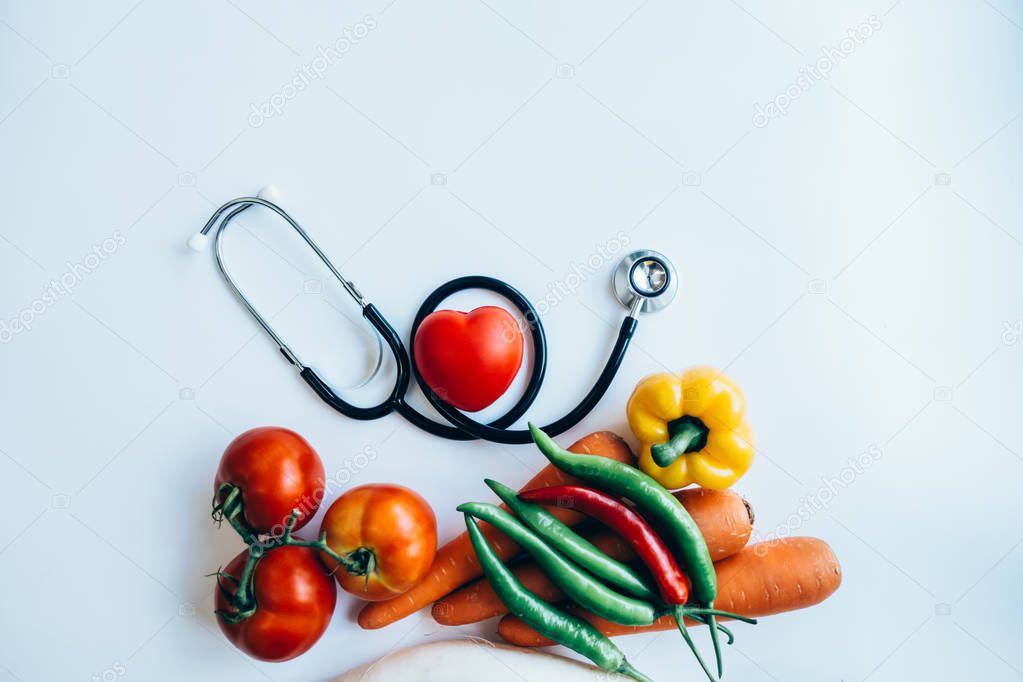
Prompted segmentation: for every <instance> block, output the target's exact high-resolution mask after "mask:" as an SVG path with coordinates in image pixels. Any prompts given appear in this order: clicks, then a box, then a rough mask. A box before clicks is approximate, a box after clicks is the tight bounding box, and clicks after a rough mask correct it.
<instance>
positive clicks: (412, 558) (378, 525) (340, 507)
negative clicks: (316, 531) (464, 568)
mask: <svg viewBox="0 0 1023 682" xmlns="http://www.w3.org/2000/svg"><path fill="white" fill-rule="evenodd" d="M320 532H321V533H326V538H327V546H329V547H330V548H331V549H332V550H334V551H335V552H337V553H338V554H340V555H342V556H343V557H345V558H346V561H345V565H344V566H342V567H339V568H338V569H337V571H335V573H334V576H335V577H336V578H337V581H338V583H339V584H340V585H341V587H342V589H344V590H345V591H347V592H349V593H351V594H354V595H355V596H357V597H359V598H361V599H366V600H368V601H381V600H384V599H390V598H391V597H394V596H395V595H399V594H401V593H402V592H405V591H406V590H408V589H409V588H410V587H412V586H413V585H415V584H416V583H417V582H419V580H420V579H421V578H422V577H423V576H424V575H425V574H426V571H427V570H428V569H429V568H430V564H432V563H433V555H434V553H435V552H436V551H437V520H436V518H435V517H434V515H433V510H432V509H431V508H430V505H429V504H427V502H426V500H424V499H423V498H422V497H420V496H419V494H418V493H416V492H414V491H412V490H409V489H408V488H406V487H404V486H400V485H393V484H388V483H373V484H369V485H361V486H358V487H357V488H352V489H351V490H349V491H348V492H346V493H345V494H344V495H342V496H341V497H339V498H338V499H337V500H336V501H335V502H334V504H332V505H330V508H329V509H328V510H327V513H326V514H325V515H324V517H323V523H322V525H321V526H320ZM322 556H323V559H324V561H325V562H326V563H327V565H328V566H331V567H332V566H333V565H334V563H335V562H334V561H333V560H332V559H331V558H330V557H328V556H326V555H322Z"/></svg>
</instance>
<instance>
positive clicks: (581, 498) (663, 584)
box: [519, 485, 689, 605]
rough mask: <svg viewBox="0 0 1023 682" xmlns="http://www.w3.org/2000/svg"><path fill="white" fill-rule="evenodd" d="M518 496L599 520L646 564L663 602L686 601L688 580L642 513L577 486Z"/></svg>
mask: <svg viewBox="0 0 1023 682" xmlns="http://www.w3.org/2000/svg"><path fill="white" fill-rule="evenodd" d="M519 499H522V500H525V501H526V502H535V503H537V504H547V505H555V506H558V507H565V508H569V509H572V510H574V511H577V512H580V513H582V514H585V515H586V516H590V517H592V518H594V519H596V520H597V521H600V522H601V523H603V524H604V525H605V526H607V527H608V528H610V529H611V530H613V531H614V532H616V533H617V534H618V535H620V536H621V537H622V539H623V540H625V542H627V543H628V544H629V546H630V547H632V550H633V551H634V552H636V555H637V556H638V557H639V558H640V559H641V560H642V561H643V563H644V564H646V566H647V568H649V569H650V572H651V573H652V574H653V576H654V581H656V583H657V589H658V591H660V593H661V597H662V598H663V599H664V601H666V602H667V603H668V604H676V605H681V604H685V603H686V602H687V601H688V600H689V580H688V579H687V578H686V576H685V574H684V573H682V569H680V568H679V566H678V562H676V561H675V557H674V556H673V555H672V554H671V551H670V550H669V549H668V546H667V545H665V544H664V541H663V540H661V538H660V536H659V535H657V533H656V532H654V529H653V528H651V527H650V524H648V523H647V522H646V521H644V520H643V517H642V516H640V515H639V514H637V513H636V512H634V511H633V510H632V509H630V508H629V507H627V506H625V505H624V504H623V503H622V502H620V501H618V500H617V499H615V498H613V497H611V496H610V495H608V494H606V493H602V492H600V491H599V490H595V489H593V488H587V487H585V486H581V485H556V486H551V487H549V488H539V489H537V490H527V491H525V492H523V493H520V494H519Z"/></svg>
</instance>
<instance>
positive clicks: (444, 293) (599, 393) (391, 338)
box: [189, 193, 670, 445]
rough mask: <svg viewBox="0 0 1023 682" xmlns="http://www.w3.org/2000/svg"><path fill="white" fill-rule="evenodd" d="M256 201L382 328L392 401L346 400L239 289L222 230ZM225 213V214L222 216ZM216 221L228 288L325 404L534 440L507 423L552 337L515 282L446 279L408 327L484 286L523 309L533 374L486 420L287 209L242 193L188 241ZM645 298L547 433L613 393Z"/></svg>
mask: <svg viewBox="0 0 1023 682" xmlns="http://www.w3.org/2000/svg"><path fill="white" fill-rule="evenodd" d="M252 206H263V207H264V208H267V209H270V210H271V211H273V212H274V213H276V214H277V215H278V216H279V217H280V218H282V219H283V220H284V221H285V222H287V223H288V224H289V225H290V226H291V227H292V228H293V229H294V230H295V231H296V232H297V233H298V234H299V236H300V237H301V238H302V239H303V240H304V241H305V242H306V244H307V245H308V246H309V247H310V248H311V249H312V250H313V251H314V252H315V253H316V255H317V256H318V257H319V258H320V260H321V261H323V263H324V264H325V265H326V266H327V268H328V269H329V270H330V271H331V273H333V275H334V276H335V277H336V278H337V280H338V281H339V282H340V283H341V285H342V286H343V287H344V289H345V291H346V292H347V293H348V294H349V295H350V296H351V297H352V298H353V299H354V300H355V302H356V303H357V304H359V306H360V307H361V308H362V316H363V317H364V318H365V319H366V321H367V322H369V324H370V325H372V327H373V328H374V329H375V330H376V333H377V334H379V335H380V338H381V339H383V342H384V343H386V344H387V346H388V348H389V349H390V352H391V355H392V356H393V357H394V361H395V378H394V385H393V387H392V389H391V392H390V394H389V395H388V397H387V398H386V399H384V400H383V401H381V402H380V403H378V404H376V405H372V406H369V407H360V406H358V405H354V404H352V403H350V402H348V401H347V400H345V399H344V398H342V397H341V396H340V395H338V393H337V392H336V391H335V390H334V389H333V388H332V387H331V386H330V385H329V384H328V383H327V382H326V381H324V380H323V378H322V377H321V376H320V375H319V374H318V373H317V372H316V370H315V369H313V368H312V367H309V366H307V365H305V364H304V363H302V362H301V361H300V360H299V358H298V356H297V355H296V353H295V351H294V350H292V349H291V347H290V346H289V345H288V344H287V343H286V342H285V341H284V339H283V338H281V336H280V335H279V334H278V333H277V331H276V330H275V329H274V328H273V326H272V324H271V323H270V321H269V320H267V319H266V318H264V317H263V316H262V315H261V314H260V313H259V311H258V310H257V309H256V307H255V306H253V305H252V302H251V301H249V299H248V298H247V297H246V296H245V294H244V293H242V291H241V289H240V288H239V287H238V285H237V283H236V282H235V281H234V279H233V277H231V275H230V273H229V272H228V270H227V267H226V266H225V264H224V258H223V245H222V243H221V236H222V235H223V233H224V228H225V227H226V226H227V225H228V224H229V223H230V222H231V220H233V219H234V218H235V217H236V216H237V215H238V214H239V213H241V212H242V211H245V210H247V209H248V208H250V207H252ZM225 213H226V214H227V215H224V214H225ZM222 216H223V218H222ZM218 221H220V222H219V227H218V228H217V230H216V232H215V234H214V244H215V254H216V263H217V268H218V269H219V270H220V273H221V275H222V276H223V278H224V280H225V282H226V283H227V285H228V287H229V288H230V289H231V290H232V291H233V292H234V294H235V296H236V297H237V298H238V300H239V301H240V302H241V303H242V305H243V306H245V308H246V309H247V310H248V311H249V313H250V314H251V315H252V316H253V317H254V318H255V319H256V321H257V322H258V323H259V324H260V326H262V327H263V329H264V330H265V331H266V332H267V334H269V335H270V336H271V337H272V338H273V339H274V341H276V342H277V346H278V348H279V350H280V352H281V354H282V355H283V356H284V358H285V359H286V360H287V361H288V362H289V363H291V364H292V365H294V366H295V367H297V368H298V369H299V374H300V376H301V377H302V379H303V380H305V382H306V383H307V384H308V385H309V386H310V388H312V389H313V391H314V392H315V393H316V394H317V395H318V396H319V397H320V399H321V400H323V402H325V403H327V405H329V406H330V407H332V408H333V409H334V410H336V411H338V412H340V413H341V414H343V415H345V416H346V417H349V418H352V419H358V420H363V421H367V420H373V419H379V418H381V417H384V416H386V415H388V414H390V413H391V412H397V413H398V414H400V415H401V416H402V417H404V418H405V419H406V420H408V421H409V422H410V423H411V424H413V425H414V426H416V427H418V428H420V429H422V430H423V431H426V432H427V433H430V434H433V435H435V436H439V437H441V438H446V439H448V440H461V441H469V440H475V439H482V440H487V441H492V442H495V443H503V444H508V445H516V444H525V443H529V442H532V438H531V436H530V434H529V431H528V430H526V429H509V428H508V427H509V426H510V425H511V424H513V423H515V422H516V421H518V420H519V419H520V418H521V417H522V416H523V415H524V414H525V412H526V410H528V409H529V407H530V406H531V405H532V404H533V401H534V400H536V397H537V394H538V393H539V391H540V387H541V386H542V384H543V380H544V376H545V374H546V371H547V336H546V334H545V332H544V328H543V323H542V322H541V321H540V316H539V314H538V313H537V311H536V309H535V308H534V307H533V305H532V304H531V303H530V302H529V300H528V299H527V298H526V297H525V296H523V295H522V293H520V292H519V291H518V290H517V289H515V288H514V287H512V286H511V285H510V284H508V283H507V282H504V281H501V280H499V279H495V278H493V277H485V276H482V275H472V276H467V277H459V278H457V279H453V280H451V281H449V282H447V283H445V284H442V285H441V286H439V287H438V288H437V289H435V290H434V291H433V292H432V293H431V294H430V295H429V296H427V297H426V300H424V301H423V303H422V305H421V306H420V308H419V311H418V312H417V313H416V316H415V319H414V322H413V324H412V329H411V333H410V343H409V348H410V349H411V348H413V347H414V344H413V343H412V340H414V339H415V335H416V332H417V331H418V330H419V326H420V325H421V324H422V322H423V320H424V319H425V318H426V316H427V315H429V314H430V313H431V312H433V311H434V310H435V309H436V308H437V306H438V305H440V304H441V303H442V302H443V301H444V300H445V299H447V298H448V297H449V296H451V295H453V294H455V293H458V292H460V291H464V290H466V289H484V290H488V291H491V292H493V293H496V294H498V295H500V296H503V297H504V298H506V299H507V300H508V301H509V302H510V303H512V305H514V306H515V307H516V308H517V309H518V311H519V313H521V315H522V317H523V318H524V319H525V321H526V325H527V327H528V329H529V334H530V337H531V341H532V348H533V357H532V367H531V369H530V373H529V379H528V380H527V382H526V386H525V389H524V390H523V394H522V396H521V397H520V398H519V399H518V401H517V402H516V403H515V404H514V405H513V406H512V407H511V408H510V409H509V410H508V411H507V412H506V413H505V414H503V415H501V416H500V417H498V418H497V419H494V420H493V421H491V422H489V423H486V424H484V423H482V422H479V421H476V420H474V419H472V418H471V417H469V416H467V415H466V414H465V413H464V412H462V411H460V410H458V409H457V408H455V407H454V406H452V405H450V404H449V403H447V402H446V401H445V400H444V399H443V398H442V397H441V396H439V395H438V394H437V393H436V392H434V391H433V390H432V389H431V388H430V387H429V385H427V383H426V382H425V381H424V380H423V378H422V376H421V375H420V373H419V370H418V368H417V367H416V363H415V357H414V351H410V350H407V349H406V348H405V345H404V344H403V343H402V340H401V337H400V336H399V335H398V332H396V331H395V329H394V327H392V326H391V324H390V323H389V322H388V321H387V319H386V318H385V317H384V316H383V314H381V312H380V311H379V310H378V309H377V307H376V306H375V305H373V304H372V303H366V302H365V300H364V299H363V296H362V293H361V292H360V291H359V290H358V288H357V287H356V286H355V284H353V283H352V282H351V281H350V280H348V279H346V278H345V277H344V276H343V275H342V274H341V272H340V271H339V270H338V269H337V268H336V267H334V264H333V263H332V262H331V261H330V259H329V258H328V257H327V255H326V254H325V253H324V252H323V251H322V250H321V249H320V248H319V246H317V244H316V243H315V242H314V241H313V240H312V239H311V238H310V237H309V235H308V234H306V232H305V230H303V229H302V227H301V226H300V225H299V224H298V223H297V222H296V221H295V220H294V218H292V217H291V216H290V215H289V214H288V213H287V212H286V211H285V210H284V209H282V208H281V207H280V206H278V205H277V204H275V203H273V202H271V201H268V200H266V199H264V198H262V193H261V196H259V197H241V198H238V199H233V200H231V201H229V202H227V203H225V204H224V205H222V206H221V207H220V208H218V209H217V210H216V211H215V212H214V213H213V215H212V216H211V217H210V219H209V220H208V221H207V223H206V225H205V226H204V227H203V229H202V230H201V231H200V232H199V234H197V235H195V236H194V237H193V238H192V240H190V241H189V246H190V247H191V248H193V249H194V250H196V251H201V250H202V249H204V248H205V246H206V243H207V240H208V234H209V232H210V231H211V230H212V229H213V227H214V225H215V224H217V222H218ZM630 273H631V271H630ZM669 274H670V273H669ZM669 281H670V280H669ZM642 304H643V301H641V300H638V299H637V300H636V301H634V303H633V305H632V307H631V308H630V310H629V313H628V315H626V317H625V319H624V320H622V324H621V327H620V328H619V330H618V337H617V339H616V340H615V344H614V347H613V348H612V349H611V353H610V354H609V356H608V359H607V362H606V363H605V364H604V368H603V369H602V370H601V372H600V375H599V376H598V377H597V380H596V381H595V382H594V384H593V386H592V387H591V388H590V390H589V391H587V393H586V395H584V396H583V398H582V400H580V401H579V404H577V405H576V406H575V407H573V408H572V409H571V410H570V411H569V412H568V413H567V414H565V415H564V416H562V417H561V418H560V419H557V420H555V421H553V422H551V423H550V424H547V425H546V426H544V427H543V429H544V431H546V432H547V433H549V434H550V435H552V436H557V435H559V434H561V433H564V432H565V431H567V430H568V429H570V428H572V427H573V426H575V425H576V424H578V423H579V422H580V421H581V420H582V419H583V418H584V417H585V416H586V415H587V414H589V412H590V411H592V410H593V408H594V407H595V406H596V405H597V403H598V402H599V401H600V399H601V398H602V397H603V395H604V394H605V393H606V392H607V389H608V387H609V386H610V385H611V382H612V380H613V379H614V376H615V374H616V373H617V372H618V369H619V367H621V364H622V361H623V360H624V358H625V352H626V350H627V349H628V346H629V342H630V340H631V339H632V335H633V333H634V332H635V331H636V324H637V321H636V315H637V314H638V312H639V310H640V309H641V308H642ZM413 377H415V379H416V383H417V384H418V385H419V387H420V388H421V389H422V391H423V394H424V395H425V396H426V399H427V401H429V403H430V404H431V405H432V406H433V407H434V409H435V410H437V412H438V413H440V415H441V416H442V417H444V419H446V420H447V421H448V423H447V424H444V423H441V422H437V421H435V420H433V419H431V418H429V417H428V416H426V415H424V414H423V413H422V412H420V411H418V410H417V409H416V408H414V407H413V406H412V405H410V404H409V403H408V402H407V401H406V399H405V397H406V394H407V393H408V389H409V384H410V383H411V380H412V378H413Z"/></svg>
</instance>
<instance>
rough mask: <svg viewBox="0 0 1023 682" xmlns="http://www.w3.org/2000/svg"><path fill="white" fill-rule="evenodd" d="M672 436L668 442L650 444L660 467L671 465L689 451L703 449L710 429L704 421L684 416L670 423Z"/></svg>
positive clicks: (652, 455) (654, 458)
mask: <svg viewBox="0 0 1023 682" xmlns="http://www.w3.org/2000/svg"><path fill="white" fill-rule="evenodd" d="M668 433H669V434H670V438H669V439H668V441H667V442H666V443H655V444H653V445H651V446H650V456H651V457H653V460H654V462H655V463H656V464H657V466H659V467H662V468H663V467H666V466H669V465H670V464H671V463H672V462H674V461H675V460H676V459H678V458H679V457H681V456H682V455H684V454H686V453H687V452H695V451H697V450H702V449H703V446H704V445H706V444H707V433H708V429H707V427H706V426H705V425H704V423H703V422H702V421H700V420H699V419H696V418H692V417H682V418H681V419H676V420H675V421H673V422H671V423H670V424H668Z"/></svg>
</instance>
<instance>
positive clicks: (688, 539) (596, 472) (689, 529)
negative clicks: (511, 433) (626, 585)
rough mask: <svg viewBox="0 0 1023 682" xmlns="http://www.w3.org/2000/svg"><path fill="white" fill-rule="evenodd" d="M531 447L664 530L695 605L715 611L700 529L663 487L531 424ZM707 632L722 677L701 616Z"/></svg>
mask: <svg viewBox="0 0 1023 682" xmlns="http://www.w3.org/2000/svg"><path fill="white" fill-rule="evenodd" d="M529 431H530V433H531V434H532V436H533V442H534V443H536V446H537V447H538V448H539V449H540V452H542V453H543V455H544V456H545V457H546V458H547V459H548V460H550V462H551V463H552V464H553V465H554V466H556V467H557V468H558V469H560V470H561V471H564V472H565V473H567V474H569V475H571V476H575V477H576V478H580V479H582V480H584V481H586V482H588V483H592V484H593V485H595V486H597V487H599V488H601V489H603V490H606V491H607V492H610V493H614V494H616V495H621V496H622V497H625V498H628V499H629V500H632V502H634V503H635V504H636V506H637V507H638V508H639V510H640V511H642V512H643V513H644V514H645V515H646V516H647V517H648V519H649V520H650V521H652V522H654V523H655V524H656V525H658V526H660V528H661V529H663V532H665V533H666V534H667V540H668V542H669V544H671V545H673V546H674V549H675V551H676V552H678V555H679V559H680V560H681V563H682V566H683V568H684V569H685V571H686V573H687V574H688V576H689V580H690V582H691V584H692V594H693V597H694V598H695V600H696V601H697V602H698V603H699V604H702V605H704V606H705V607H706V608H707V609H713V608H714V598H715V597H716V596H717V574H716V573H715V572H714V562H713V561H712V560H711V558H710V550H708V549H707V542H706V540H704V539H703V534H702V533H701V532H700V528H699V527H698V526H697V525H696V522H695V521H693V517H691V516H690V515H689V512H687V511H686V508H685V507H683V506H682V503H681V502H679V501H678V499H677V498H676V497H675V496H674V495H672V494H671V493H669V492H668V491H667V490H665V489H664V487H663V486H662V485H661V484H660V483H658V482H657V481H655V480H654V479H653V478H651V477H650V476H647V475H646V474H644V473H643V472H642V471H640V470H639V469H637V468H635V467H633V466H629V465H628V464H624V463H622V462H619V461H617V460H614V459H609V458H607V457H598V456H596V455H581V454H576V453H574V452H569V451H568V450H565V449H563V448H561V447H560V446H559V445H558V444H557V443H555V442H554V440H553V439H552V438H551V437H550V436H548V435H547V434H546V433H544V432H543V431H541V430H540V429H539V428H537V426H536V425H535V424H533V423H530V424H529ZM701 615H706V616H707V624H708V626H709V627H710V637H711V642H712V643H713V646H714V657H715V659H716V661H717V669H718V676H719V677H720V676H721V671H722V668H721V645H720V642H719V640H718V629H717V627H716V622H715V620H714V615H713V614H712V613H707V612H704V613H703V614H701Z"/></svg>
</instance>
